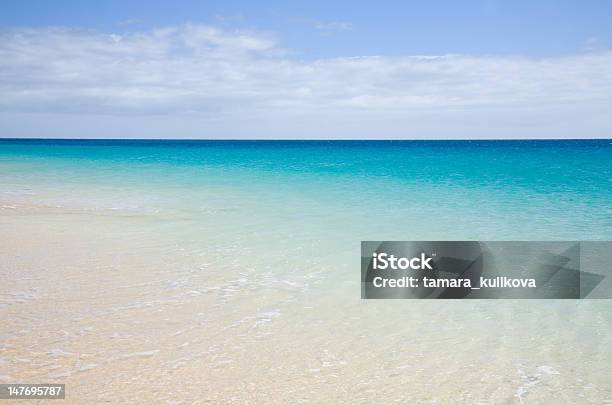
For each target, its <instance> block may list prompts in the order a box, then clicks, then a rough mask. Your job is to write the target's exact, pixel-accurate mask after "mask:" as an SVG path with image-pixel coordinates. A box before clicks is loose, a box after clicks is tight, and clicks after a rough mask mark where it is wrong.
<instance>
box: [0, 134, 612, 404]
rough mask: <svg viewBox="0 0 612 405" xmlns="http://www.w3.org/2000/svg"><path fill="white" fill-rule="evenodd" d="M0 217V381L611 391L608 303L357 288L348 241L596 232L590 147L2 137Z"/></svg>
mask: <svg viewBox="0 0 612 405" xmlns="http://www.w3.org/2000/svg"><path fill="white" fill-rule="evenodd" d="M0 227H1V228H2V229H3V230H4V232H3V235H2V238H3V239H2V240H1V242H2V248H0V259H2V261H0V276H1V279H2V281H6V283H4V284H3V287H2V290H0V293H1V294H3V295H2V296H3V297H4V298H3V301H1V302H0V311H3V310H4V311H5V312H6V313H5V314H3V317H4V318H5V319H9V320H11V321H12V323H13V324H14V325H19V327H17V328H14V327H13V328H8V327H6V326H5V327H0V332H2V337H3V341H4V342H5V343H4V344H5V346H4V350H5V351H4V352H2V351H0V379H1V377H2V376H3V375H5V377H6V375H9V376H12V377H13V378H15V377H20V380H24V378H25V377H30V379H32V378H38V380H40V381H42V380H45V381H48V380H49V381H51V380H54V381H55V379H60V380H62V381H64V380H65V379H67V380H65V381H66V382H67V383H69V384H72V386H73V390H76V391H78V392H79V393H81V394H82V395H84V396H85V397H87V398H90V399H92V400H94V399H97V400H106V399H108V398H115V399H116V398H124V399H125V398H126V397H122V396H121V395H126V394H120V392H123V391H121V389H124V388H125V386H124V385H122V384H123V382H124V381H126V377H125V376H126V375H130V376H131V377H130V378H131V384H132V385H131V387H132V389H133V390H138V389H140V391H139V392H140V395H144V396H142V397H141V398H146V393H147V392H150V390H149V391H147V390H148V388H147V386H146V384H145V383H146V382H147V381H156V384H161V385H163V387H164V389H163V393H160V392H158V393H157V395H158V396H156V397H155V398H156V399H159V398H163V395H167V397H168V399H170V398H183V399H188V400H189V399H190V398H191V399H210V400H228V398H234V399H235V400H236V401H238V402H240V401H255V402H258V400H259V401H261V400H275V399H276V400H280V401H283V402H285V401H293V400H295V399H296V398H298V399H300V398H301V399H303V400H306V401H307V400H312V401H314V402H321V401H328V402H329V401H331V402H343V401H347V402H353V401H359V400H361V401H365V402H371V401H375V400H378V401H387V402H391V401H392V400H400V401H401V400H404V401H407V400H410V401H412V402H417V403H419V402H422V403H431V402H432V401H439V402H442V403H446V402H448V401H464V402H472V403H475V402H478V401H485V402H486V401H491V402H495V403H497V402H510V403H512V402H523V401H529V400H531V401H534V403H539V402H546V400H550V401H552V402H551V403H563V402H568V403H578V402H583V401H584V402H598V403H601V402H603V401H608V400H610V401H612V384H610V383H609V382H610V381H612V378H609V377H611V376H610V370H612V351H611V349H610V348H611V347H612V337H611V336H612V304H610V302H609V301H607V300H600V301H590V302H587V301H582V302H581V301H565V302H561V301H528V302H526V301H523V302H515V301H488V302H485V301H482V302H464V301H461V302H440V301H437V302H425V301H379V302H371V301H370V302H366V301H361V300H360V299H359V295H360V288H359V271H360V268H359V266H360V260H359V249H360V241H361V240H445V239H447V240H453V239H457V240H466V239H476V240H610V239H611V238H612V141H610V140H588V141H582V140H581V141H573V140H568V141H414V142H413V141H180V142H179V141H72V140H65V141H62V140H6V139H5V140H0ZM30 240H31V244H30ZM49 240H51V241H49ZM75 246H76V247H75ZM36 258H38V259H36ZM64 273H66V274H67V277H66V281H65V282H63V283H60V284H59V285H58V284H57V283H55V282H45V280H47V281H48V279H47V278H46V277H51V276H53V277H55V278H57V277H59V276H62V277H63V275H64ZM24 274H26V275H24ZM36 280H40V284H36V283H37V281H36ZM102 291H103V292H102ZM88 294H90V295H91V296H93V297H98V298H97V299H96V300H90V299H88V297H89V295H88ZM70 303H73V304H70ZM28 305H31V306H28ZM109 314H110V315H109ZM47 319H55V320H56V322H57V325H59V326H57V325H54V326H49V325H47V323H46V322H47ZM75 319H76V320H75ZM5 325H6V324H5ZM127 325H130V327H129V328H128V327H127ZM139 325H140V326H139ZM91 328H95V329H91ZM60 329H61V330H62V331H64V332H66V333H65V334H63V332H62V333H59V332H57V331H58V330H60ZM91 330H95V334H92V333H90V331H91ZM179 332H180V333H181V334H180V335H177V333H179ZM94 335H95V336H94ZM176 336H179V337H176ZM181 339H183V340H181ZM185 348H188V349H185ZM0 349H1V347H0ZM7 351H8V352H7ZM77 352H78V353H86V354H87V355H88V356H89V357H83V356H81V357H79V360H78V361H77V360H75V359H74V358H73V357H70V354H71V353H72V354H73V355H74V353H77ZM3 353H4V354H3ZM7 353H8V354H7ZM32 353H39V354H40V353H43V354H44V353H51V354H49V355H43V354H41V355H40V356H41V357H36V355H35V354H32ZM57 353H68V355H66V356H65V360H64V357H62V356H59V358H58V356H56V354H57ZM187 353H189V354H187ZM45 356H46V357H45ZM49 356H51V358H49ZM492 359H495V360H492ZM33 365H36V367H34V366H33ZM3 366H6V367H4V369H3ZM9 366H10V367H9ZM159 370H173V371H172V373H170V372H168V373H165V372H164V373H163V375H161V376H160V375H159ZM130 372H133V374H130ZM113 376H117V377H116V378H115V377H113ZM120 377H121V378H123V379H121V378H120ZM109 378H110V379H111V381H114V384H113V383H108V384H107V385H106V386H107V390H106V391H100V392H98V391H95V390H94V389H93V387H99V386H100V384H101V381H106V380H108V379H109ZM113 378H115V380H112V379H113ZM201 378H205V380H206V381H208V384H207V383H198V384H194V383H193V382H194V381H200V379H201ZM236 378H239V379H240V380H241V381H244V384H255V385H256V386H257V387H259V390H257V389H254V390H255V391H254V392H257V395H260V396H259V397H258V396H251V397H249V396H248V395H246V394H245V393H247V392H250V391H249V390H248V389H246V388H245V389H238V390H236V389H235V379H236ZM4 379H5V380H6V379H7V378H4ZM26 379H27V378H26ZM84 381H87V382H88V383H87V384H85V383H84ZM139 384H141V385H139ZM296 387H297V388H296ZM266 393H267V394H266ZM187 394H190V395H191V394H193V395H194V396H192V397H190V396H186V397H185V395H187ZM268 394H269V395H270V396H266V395H268ZM118 395H119V396H118ZM159 395H162V396H159ZM296 395H297V396H296ZM128 399H129V398H128Z"/></svg>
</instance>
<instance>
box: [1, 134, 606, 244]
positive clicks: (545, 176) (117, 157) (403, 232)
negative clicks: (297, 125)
mask: <svg viewBox="0 0 612 405" xmlns="http://www.w3.org/2000/svg"><path fill="white" fill-rule="evenodd" d="M0 185H1V186H2V192H3V193H11V194H19V193H28V192H30V191H32V189H33V188H34V186H36V190H35V191H36V192H40V193H44V194H45V199H46V200H45V201H46V202H48V203H49V204H56V205H58V206H71V205H74V206H75V207H76V206H86V207H87V208H91V209H100V210H103V209H108V210H111V209H113V210H124V211H125V212H130V211H133V212H135V213H136V212H137V213H157V214H164V215H167V216H169V217H172V216H174V217H175V218H177V219H179V218H180V219H181V226H184V225H193V226H196V227H197V226H198V225H197V224H198V223H199V224H200V226H206V225H211V224H214V226H215V232H216V233H218V234H226V233H227V235H228V236H229V235H232V234H233V233H235V234H236V235H235V236H236V237H237V238H238V239H240V240H247V239H248V238H249V236H253V237H256V238H257V240H259V241H262V240H265V239H267V241H268V242H270V243H273V242H274V241H286V238H288V237H294V238H295V237H297V238H298V239H297V240H296V242H297V241H299V238H311V239H313V241H314V240H316V241H318V243H320V244H321V247H322V248H325V247H326V246H329V244H330V243H331V244H334V245H336V244H337V245H338V246H342V247H344V248H346V249H356V247H357V246H358V245H359V241H360V240H362V239H370V240H419V239H431V240H438V239H440V240H446V239H448V240H452V239H479V240H572V239H580V240H591V239H594V240H599V239H610V238H611V237H612V141H611V140H559V141H544V140H542V141H540V140H534V141H142V140H136V141H124V140H121V141H119V140H11V139H3V140H0ZM76 190H79V192H73V191H76ZM92 193H93V194H94V195H95V196H96V197H97V198H96V199H95V200H93V202H92V199H91V198H89V197H90V196H91V195H92ZM91 205H93V206H91ZM313 243H314V242H313Z"/></svg>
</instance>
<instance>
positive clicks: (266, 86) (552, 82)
mask: <svg viewBox="0 0 612 405" xmlns="http://www.w3.org/2000/svg"><path fill="white" fill-rule="evenodd" d="M290 55H291V54H290V53H288V52H286V51H285V50H284V49H282V48H281V47H280V46H279V44H278V42H277V40H276V38H275V37H274V36H272V35H269V34H265V33H260V32H254V31H230V30H221V29H219V28H215V27H211V26H203V25H193V24H186V25H182V26H177V27H167V28H160V29H156V30H153V31H148V32H136V33H129V34H105V33H100V32H96V31H88V30H75V29H64V28H47V29H13V30H4V31H2V32H0V113H1V114H2V117H3V118H5V119H8V121H7V122H9V121H10V122H11V123H12V124H10V125H9V124H6V125H2V124H0V129H2V130H3V131H4V132H5V133H6V132H9V133H10V134H12V133H18V132H19V131H17V130H16V127H17V124H16V123H17V118H16V117H17V116H19V117H23V116H24V114H26V115H27V114H33V113H44V115H45V116H49V115H50V114H51V115H53V114H55V115H58V114H66V115H70V116H72V117H75V116H114V117H132V119H133V120H138V119H140V120H142V118H143V117H150V116H172V117H181V116H185V117H188V120H191V121H192V122H194V124H193V128H192V129H193V130H192V131H187V132H188V133H194V134H195V136H198V135H197V134H198V132H197V131H204V132H206V131H208V130H210V129H211V128H214V129H215V130H216V131H217V132H218V133H227V134H229V135H231V134H234V135H236V136H249V134H248V133H246V132H248V131H253V133H255V132H257V131H259V132H262V131H263V132H264V133H265V134H270V136H280V135H279V134H293V133H298V132H300V131H302V128H303V127H304V124H306V126H308V127H309V128H311V131H318V133H329V132H332V133H333V131H334V130H337V129H341V128H346V123H347V121H351V120H360V122H362V124H363V125H361V126H359V125H358V127H359V128H357V129H359V130H361V132H363V133H364V136H367V134H368V133H369V134H372V137H374V136H376V134H378V132H377V131H378V130H380V129H382V128H386V131H387V132H386V133H389V120H395V121H396V122H397V125H398V126H400V125H401V128H398V130H397V131H391V132H393V133H394V132H397V133H402V134H403V133H406V132H408V133H410V131H412V130H414V129H418V128H427V126H428V125H430V124H428V123H427V122H426V121H423V122H420V123H415V122H414V119H415V118H416V119H418V118H419V116H421V119H422V120H427V119H432V120H434V121H439V120H440V119H444V117H446V118H447V119H450V121H449V122H448V125H447V128H448V130H449V131H451V130H453V129H454V130H460V132H465V133H466V134H469V129H470V127H469V124H466V123H465V122H463V121H464V120H463V119H458V118H457V117H461V116H462V115H461V114H458V113H457V111H464V112H465V115H464V116H465V117H474V119H476V118H477V117H481V119H491V120H492V121H491V122H492V123H495V122H501V121H500V119H501V118H504V117H513V116H516V117H518V119H520V117H527V118H529V119H531V120H534V119H535V120H539V123H538V126H537V128H538V129H539V130H541V129H542V128H544V129H546V128H548V129H550V130H551V133H552V132H554V131H552V130H553V129H559V125H558V123H557V122H554V121H551V122H550V123H549V124H548V126H547V124H546V123H542V122H541V120H542V119H545V117H554V116H555V111H559V112H560V111H563V112H564V114H566V113H567V112H568V111H569V112H571V111H574V110H575V111H576V112H578V111H582V112H583V113H584V111H585V109H586V110H588V109H589V106H592V110H597V111H599V109H601V106H610V104H612V52H609V51H605V50H598V51H596V52H585V53H581V54H576V55H568V56H556V57H546V58H527V57H517V56H508V57H503V56H468V55H443V56H405V57H384V56H367V57H355V58H336V59H322V60H315V61H304V60H299V59H296V58H295V57H291V56H290ZM525 111H527V113H525ZM539 112H541V114H540V115H539V116H538V113H539ZM583 113H581V114H583ZM10 114H13V115H12V116H10ZM41 117H42V115H41ZM321 117H325V122H326V123H325V124H324V123H321V124H319V125H315V126H312V120H317V119H320V118H321ZM427 117H430V118H427ZM436 117H437V118H436ZM453 117H454V118H453ZM538 117H539V118H538ZM577 118H580V117H577ZM592 118H593V117H590V119H592ZM595 119H600V118H595ZM601 119H602V122H601V125H600V126H599V127H598V126H597V124H593V123H591V126H590V127H591V128H595V131H593V130H591V132H594V133H597V134H601V133H604V132H605V131H608V130H610V129H611V126H610V123H609V119H608V120H607V121H603V118H601ZM237 120H243V121H245V122H246V121H249V120H250V122H252V126H251V127H250V128H248V126H247V127H246V128H245V127H242V126H240V125H237V124H236V121H237ZM271 120H273V121H277V122H278V125H277V126H274V125H273V124H271V122H270V121H271ZM56 121H57V120H54V122H56ZM142 122H143V123H142V125H141V128H142V130H141V131H140V132H139V131H138V130H137V129H134V130H133V131H131V132H130V134H132V133H133V134H136V135H138V134H142V136H146V133H147V131H148V130H150V129H151V128H149V127H147V124H146V123H145V122H144V121H142ZM411 122H412V124H411ZM577 123H578V121H576V124H577ZM431 124H435V125H434V127H436V128H437V126H436V125H438V124H437V123H436V122H432V123H431ZM411 125H412V126H411ZM457 125H459V126H457ZM593 125H595V126H594V127H593ZM438 126H439V125H438ZM136 127H137V126H135V127H134V128H136ZM41 128H42V129H44V128H45V127H44V125H41ZM67 128H68V129H69V127H67ZM444 128H445V127H444V126H439V130H438V129H437V130H436V131H438V132H443V130H444ZM515 128H517V130H521V129H522V130H523V131H525V128H523V127H521V126H520V125H515ZM577 128H578V127H577ZM561 129H563V128H561ZM401 130H403V131H404V132H401ZM532 130H535V129H532ZM532 130H529V131H527V132H530V131H532ZM11 131H12V132H11ZM266 131H267V132H266ZM243 132H244V133H243ZM358 132H359V131H358ZM300 133H301V132H300ZM2 135H4V134H2ZM312 135H313V136H316V134H312ZM519 135H520V134H519ZM607 135H608V136H609V133H608V134H607ZM204 136H206V134H204ZM305 136H306V135H305ZM529 136H530V135H529ZM598 136H602V135H598Z"/></svg>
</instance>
